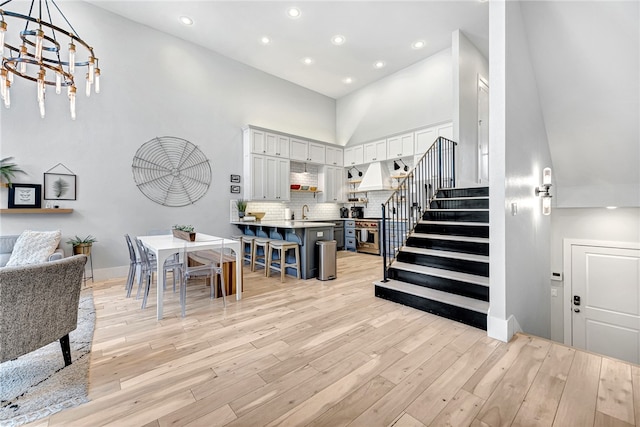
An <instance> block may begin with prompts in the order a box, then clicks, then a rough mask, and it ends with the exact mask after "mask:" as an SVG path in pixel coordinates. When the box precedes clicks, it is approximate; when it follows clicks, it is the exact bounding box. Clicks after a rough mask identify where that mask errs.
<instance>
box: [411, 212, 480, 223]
mask: <svg viewBox="0 0 640 427" xmlns="http://www.w3.org/2000/svg"><path fill="white" fill-rule="evenodd" d="M432 210H433V209H432ZM443 210H452V209H443ZM418 224H427V225H463V226H470V227H482V226H485V227H488V226H489V223H488V222H466V221H433V220H430V219H421V220H420V221H418Z"/></svg>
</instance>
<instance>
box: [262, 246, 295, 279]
mask: <svg viewBox="0 0 640 427" xmlns="http://www.w3.org/2000/svg"><path fill="white" fill-rule="evenodd" d="M290 249H293V252H294V258H295V260H294V262H292V263H290V262H287V251H289V250H290ZM274 251H276V255H278V256H279V260H278V259H276V261H279V263H278V265H277V266H274V265H273V261H274V259H273V256H274V253H273V252H274ZM287 268H294V269H295V270H296V279H299V278H300V246H299V245H298V244H297V243H296V242H289V241H286V240H272V241H270V242H269V256H268V257H267V267H266V269H267V273H266V276H267V277H269V276H270V275H271V270H275V271H279V272H280V282H284V275H285V274H286V271H287Z"/></svg>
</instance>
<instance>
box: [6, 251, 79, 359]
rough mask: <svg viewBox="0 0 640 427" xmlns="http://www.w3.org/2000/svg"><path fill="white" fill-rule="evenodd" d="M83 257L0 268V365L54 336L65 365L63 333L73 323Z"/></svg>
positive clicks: (66, 340) (66, 343) (66, 352)
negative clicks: (58, 343) (58, 342)
mask: <svg viewBox="0 0 640 427" xmlns="http://www.w3.org/2000/svg"><path fill="white" fill-rule="evenodd" d="M86 262H87V257H86V256H85V255H76V256H73V257H70V258H64V259H61V260H58V261H52V262H45V263H42V264H31V265H26V266H21V267H3V268H0V363H2V362H5V361H7V360H12V359H15V358H17V357H19V356H22V355H23V354H27V353H29V352H31V351H34V350H37V349H39V348H40V347H43V346H45V345H47V344H50V343H52V342H54V341H57V340H60V346H61V347H62V354H63V357H64V363H65V366H68V365H70V364H71V349H70V345H69V332H71V331H73V330H74V329H75V328H76V327H77V323H78V303H79V300H80V289H81V287H82V274H83V272H84V266H85V264H86Z"/></svg>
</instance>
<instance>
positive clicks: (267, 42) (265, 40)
mask: <svg viewBox="0 0 640 427" xmlns="http://www.w3.org/2000/svg"><path fill="white" fill-rule="evenodd" d="M260 43H262V44H269V43H271V39H270V38H269V37H267V36H262V37H261V38H260Z"/></svg>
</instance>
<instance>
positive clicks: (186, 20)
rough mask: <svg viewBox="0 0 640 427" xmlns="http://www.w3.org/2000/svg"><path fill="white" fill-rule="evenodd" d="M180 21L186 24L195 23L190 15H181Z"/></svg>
mask: <svg viewBox="0 0 640 427" xmlns="http://www.w3.org/2000/svg"><path fill="white" fill-rule="evenodd" d="M180 22H182V23H183V24H184V25H193V19H191V18H189V17H188V16H181V17H180Z"/></svg>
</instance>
